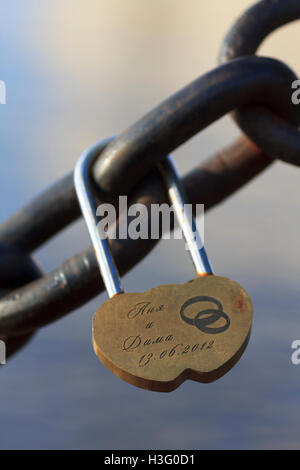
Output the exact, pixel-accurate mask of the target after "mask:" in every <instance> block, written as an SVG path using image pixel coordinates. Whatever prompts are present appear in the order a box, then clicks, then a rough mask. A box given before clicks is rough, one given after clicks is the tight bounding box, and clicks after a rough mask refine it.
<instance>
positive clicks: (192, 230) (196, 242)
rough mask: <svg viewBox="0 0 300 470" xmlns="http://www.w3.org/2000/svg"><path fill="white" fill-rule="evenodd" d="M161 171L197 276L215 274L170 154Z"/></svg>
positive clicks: (163, 162)
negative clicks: (189, 210)
mask: <svg viewBox="0 0 300 470" xmlns="http://www.w3.org/2000/svg"><path fill="white" fill-rule="evenodd" d="M158 167H159V170H160V173H161V175H162V178H163V181H164V183H165V186H166V190H167V192H168V197H169V201H170V203H171V205H172V206H173V209H174V212H175V215H176V218H177V220H178V223H179V227H180V228H181V230H182V233H183V235H184V238H185V241H186V244H187V248H188V251H189V253H190V256H191V258H192V262H193V265H194V267H195V271H196V274H197V276H204V275H206V274H213V270H212V267H211V264H210V262H209V260H208V257H207V254H206V251H205V248H204V245H203V243H202V241H201V238H200V234H199V233H198V230H197V226H196V222H195V218H194V217H193V214H192V212H190V213H189V212H188V206H187V205H186V204H187V197H186V194H185V191H184V188H183V185H182V183H181V179H180V177H179V175H178V173H177V169H176V166H175V164H174V162H173V160H172V158H171V157H170V156H169V155H168V156H167V157H166V158H165V159H164V160H163V161H162V162H161V163H159V164H158Z"/></svg>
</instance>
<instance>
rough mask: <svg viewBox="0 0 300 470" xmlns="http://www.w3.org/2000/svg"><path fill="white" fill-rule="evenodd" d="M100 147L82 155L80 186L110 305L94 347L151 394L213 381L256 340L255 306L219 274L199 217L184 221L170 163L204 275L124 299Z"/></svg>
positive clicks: (102, 312)
mask: <svg viewBox="0 0 300 470" xmlns="http://www.w3.org/2000/svg"><path fill="white" fill-rule="evenodd" d="M107 142H108V141H107V140H105V141H101V142H99V143H96V144H95V145H93V146H92V147H90V148H89V149H88V150H87V151H86V152H84V153H83V155H82V156H81V157H80V159H79V161H78V163H77V165H76V168H75V177H74V178H75V188H76V192H77V196H78V199H79V203H80V206H81V210H82V213H83V216H84V218H85V220H86V223H87V227H88V230H89V234H90V237H91V240H92V243H93V246H94V249H95V253H96V256H97V260H98V263H99V267H100V272H101V275H102V278H103V281H104V284H105V286H106V289H107V292H108V295H109V297H110V298H109V300H107V301H106V302H104V304H102V305H101V306H100V307H99V308H98V310H97V311H96V313H95V315H94V318H93V346H94V350H95V353H96V355H97V356H98V358H99V359H100V361H101V362H102V363H103V364H104V365H105V366H106V367H107V368H108V369H109V370H111V372H113V373H114V374H115V375H117V376H118V377H120V378H121V379H123V380H125V381H126V382H129V383H130V384H132V385H135V386H137V387H142V388H144V389H147V390H154V391H160V392H169V391H172V390H174V389H175V388H177V387H178V386H179V385H180V384H181V383H182V382H183V381H184V380H186V379H192V380H195V381H198V382H211V381H213V380H216V379H217V378H219V377H221V376H222V375H224V374H225V373H226V372H227V371H228V370H230V369H231V368H232V366H233V365H234V364H235V363H236V362H237V361H238V359H239V358H240V357H241V355H242V353H243V351H244V349H245V347H246V345H247V343H248V340H249V336H250V331H251V323H252V305H251V300H250V298H249V296H248V295H247V293H246V292H245V290H244V289H243V288H242V287H241V286H240V285H239V284H237V283H236V282H234V281H231V280H230V279H227V278H225V277H220V276H216V275H214V274H213V272H212V269H211V266H210V263H209V261H208V258H207V255H206V252H205V249H204V247H203V246H202V243H201V241H200V236H199V234H198V233H197V231H196V224H195V221H194V219H193V218H192V217H188V218H187V219H186V220H184V219H183V216H182V214H183V213H184V210H183V209H184V207H185V196H184V191H183V188H182V186H181V183H180V180H179V178H178V176H177V173H176V170H175V168H174V166H173V164H172V161H171V159H170V157H166V158H165V159H164V161H163V163H161V164H160V165H159V166H160V171H161V174H162V176H163V179H164V182H165V184H166V188H167V191H168V195H169V199H170V202H171V203H172V204H173V207H174V211H175V213H176V216H177V218H178V221H179V225H180V226H181V228H182V231H183V234H184V237H185V239H186V242H187V245H188V247H189V251H190V254H191V257H192V260H193V263H194V266H195V269H196V272H197V278H196V279H194V280H192V281H189V282H186V283H184V284H180V285H178V284H167V285H162V286H158V287H154V288H152V289H150V290H148V291H146V292H144V293H124V291H123V288H122V286H121V283H120V277H119V273H118V270H117V268H116V266H115V263H114V261H113V258H112V255H111V253H110V249H109V246H108V243H107V241H106V239H105V237H104V235H103V234H101V233H99V225H97V218H96V208H95V205H94V202H93V198H92V196H91V193H90V191H89V187H88V176H89V172H90V168H91V165H92V164H93V162H94V160H95V158H97V157H98V156H99V154H100V153H101V151H102V150H103V149H104V147H105V146H106V145H107Z"/></svg>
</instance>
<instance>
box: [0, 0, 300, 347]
mask: <svg viewBox="0 0 300 470" xmlns="http://www.w3.org/2000/svg"><path fill="white" fill-rule="evenodd" d="M298 18H300V2H299V0H263V1H260V2H258V3H257V4H255V5H254V6H253V7H251V8H250V9H249V10H248V11H247V12H246V13H244V14H243V15H242V16H241V18H240V19H238V20H237V22H236V23H235V24H234V25H233V27H232V28H231V30H230V31H229V33H228V35H227V36H226V38H225V40H224V42H223V44H222V48H221V52H220V56H219V60H220V63H221V65H219V66H218V67H217V68H215V69H214V70H212V71H210V72H208V73H206V74H204V75H203V76H201V77H200V78H198V79H197V80H195V81H194V82H192V83H191V84H190V85H188V86H186V87H185V88H183V89H182V90H180V91H179V92H177V93H176V94H175V95H173V96H171V97H170V98H168V99H167V100H166V101H164V102H163V103H162V104H160V105H159V106H158V107H157V108H155V109H154V110H152V111H151V112H150V113H148V114H147V115H146V116H144V117H143V118H142V119H141V120H139V121H138V122H137V123H136V124H134V125H133V126H132V127H130V128H129V129H128V130H127V131H125V132H124V133H123V134H121V135H120V136H119V137H117V138H115V139H108V140H107V146H106V148H105V149H104V151H103V152H102V154H101V155H99V158H98V160H97V162H96V164H95V166H94V169H93V177H94V186H95V188H94V189H95V198H96V200H97V203H98V204H99V203H101V202H103V201H108V200H109V201H110V202H114V201H115V200H116V197H117V196H118V195H119V194H127V195H128V196H129V198H130V200H131V202H133V201H134V202H142V203H143V204H145V205H146V206H147V207H148V208H150V206H151V204H160V203H162V202H166V201H167V198H166V195H165V191H164V188H163V185H162V182H161V179H160V177H159V176H158V174H157V170H156V168H155V167H156V165H157V163H158V162H159V161H160V160H162V159H163V158H164V157H165V156H166V155H167V154H168V153H170V152H172V150H174V149H175V148H177V147H178V146H179V145H181V144H183V143H184V142H186V141H187V140H188V139H189V138H190V137H192V136H193V135H194V134H195V133H197V132H199V131H200V130H203V129H205V128H206V127H207V126H208V125H209V124H211V123H213V122H214V121H216V120H217V119H219V118H220V117H221V116H223V115H225V114H227V113H229V112H233V118H234V119H235V120H236V122H237V124H238V125H239V127H240V128H241V130H242V131H243V135H242V136H241V137H240V138H239V139H238V140H237V141H236V142H235V143H234V144H232V145H231V146H229V147H228V148H226V149H224V150H223V151H221V152H219V153H217V154H216V155H214V156H213V157H211V158H210V159H208V160H207V161H206V162H204V163H201V164H200V165H199V166H198V167H197V168H195V169H194V170H193V171H192V172H190V173H189V174H187V175H186V176H184V177H183V184H184V187H185V190H186V193H187V195H188V198H189V201H190V202H191V203H192V204H196V203H199V202H201V203H203V204H205V208H206V210H208V209H210V208H211V207H213V206H214V205H216V204H218V203H219V202H221V201H223V200H224V199H225V198H226V197H228V196H229V195H231V194H232V193H233V192H235V191H236V190H238V189H239V188H240V187H242V186H243V185H244V184H246V183H247V182H248V181H250V180H251V179H252V178H254V177H255V176H256V175H257V174H259V173H260V172H261V171H263V170H264V169H265V168H266V167H267V166H268V165H269V164H270V163H271V162H272V161H273V160H274V158H279V159H281V160H284V161H286V162H289V163H292V164H295V165H298V166H299V165H300V152H299V151H300V133H299V129H298V126H299V124H300V110H299V108H298V107H297V106H295V105H293V104H292V102H291V83H292V82H293V81H294V80H295V79H296V78H297V77H296V75H295V74H294V73H293V72H292V71H291V70H290V69H289V68H288V67H287V66H286V65H284V64H283V63H281V62H279V61H277V60H274V59H270V58H262V57H256V56H254V55H253V54H254V53H255V51H256V50H257V48H258V46H259V45H260V43H261V42H262V41H263V39H264V38H265V37H266V36H267V35H268V34H269V33H270V32H271V31H273V30H275V29H276V28H278V27H279V26H281V25H283V24H286V23H288V22H290V21H293V20H295V19H298ZM124 175H126V179H125V178H124ZM80 215H81V214H80V210H79V206H78V203H77V199H76V195H75V190H74V185H73V174H72V173H71V174H69V175H67V176H66V177H65V178H63V179H62V180H61V181H59V182H57V183H55V184H54V185H52V186H51V187H50V188H49V189H47V190H46V191H44V192H43V193H42V194H41V195H39V196H38V197H37V198H35V199H34V200H33V201H32V202H31V203H29V204H28V205H27V206H25V207H24V208H22V209H21V210H20V211H18V212H17V213H16V214H14V215H13V216H11V217H10V218H9V219H8V220H6V221H4V222H3V223H2V224H1V227H0V263H1V270H0V276H1V277H0V287H1V288H2V289H4V292H2V294H3V295H4V296H3V297H1V299H0V339H4V340H5V341H6V343H7V345H8V349H9V353H10V354H13V353H14V352H15V351H17V350H18V349H19V348H20V347H21V346H22V345H23V344H25V343H26V342H27V341H28V340H29V339H30V338H31V337H32V335H33V334H34V332H35V330H36V329H37V328H39V327H42V326H44V325H46V324H48V323H51V322H53V321H55V320H57V319H59V318H61V317H63V316H64V315H66V314H67V313H69V312H71V311H72V310H74V309H76V308H78V307H80V306H81V305H83V304H84V303H85V302H87V301H89V300H90V299H91V298H93V297H94V296H96V295H97V294H99V293H100V292H101V291H102V290H103V284H102V283H101V281H100V282H99V271H98V266H97V263H96V259H95V256H94V251H93V249H92V248H91V247H90V248H88V249H86V250H85V251H83V252H81V253H79V254H77V255H75V256H73V257H72V258H70V259H68V260H66V261H65V262H64V263H63V264H62V265H61V266H60V267H58V268H57V269H55V270H54V271H52V272H50V273H48V274H46V275H43V273H42V271H41V269H40V268H39V267H38V266H37V265H36V263H35V261H34V260H33V259H32V258H31V256H30V255H29V253H30V252H32V251H34V250H36V249H37V248H38V247H39V246H41V245H42V244H43V243H44V242H46V241H47V240H48V239H49V238H51V237H52V236H53V235H55V234H56V233H57V232H59V231H60V230H62V229H63V228H64V227H66V226H67V225H68V224H70V223H71V222H73V221H74V220H76V219H77V218H78V217H80ZM129 221H130V218H129ZM156 242H157V240H151V239H147V240H145V239H138V240H131V239H126V240H111V249H112V253H113V255H114V257H115V259H116V262H117V264H118V267H119V268H120V272H121V274H124V273H125V272H127V271H129V270H130V269H131V268H132V267H134V266H135V265H136V264H137V263H138V262H139V261H140V260H141V259H143V258H144V257H145V256H146V255H147V254H148V253H149V252H150V251H151V249H152V248H153V247H154V245H155V244H156ZM11 289H14V290H12V291H11Z"/></svg>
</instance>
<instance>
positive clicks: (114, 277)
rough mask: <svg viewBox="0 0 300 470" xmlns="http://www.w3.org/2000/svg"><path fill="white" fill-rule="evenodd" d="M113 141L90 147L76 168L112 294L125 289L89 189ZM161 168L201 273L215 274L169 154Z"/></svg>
mask: <svg viewBox="0 0 300 470" xmlns="http://www.w3.org/2000/svg"><path fill="white" fill-rule="evenodd" d="M111 140H112V139H104V140H101V141H98V142H96V143H94V144H93V145H91V146H90V147H88V149H86V150H85V151H84V152H83V153H82V155H81V156H80V158H79V160H78V162H77V163H76V166H75V170H74V183H75V190H76V194H77V197H78V201H79V205H80V208H81V211H82V214H83V217H84V219H85V222H86V224H87V228H88V232H89V235H90V238H91V241H92V245H93V247H94V250H95V254H96V258H97V261H98V264H99V269H100V273H101V276H102V278H103V282H104V284H105V287H106V290H107V293H108V295H109V297H113V296H114V295H116V294H119V293H122V292H124V289H123V288H122V284H121V280H120V275H119V271H118V268H117V266H116V265H115V262H114V259H113V257H112V254H111V250H110V248H109V245H108V242H107V240H106V238H105V234H104V233H103V232H101V228H100V227H99V224H98V222H97V216H96V207H95V203H94V201H93V197H92V194H91V191H90V189H89V178H90V175H91V169H92V166H93V164H94V162H95V160H96V159H97V158H98V157H99V155H100V154H101V152H102V151H103V150H104V148H105V147H106V146H107V144H108V143H109V142H110V141H111ZM100 158H101V157H100ZM158 168H159V170H160V173H161V175H162V178H163V181H164V184H165V186H166V189H167V193H168V197H169V201H170V203H171V204H173V208H174V213H175V215H176V218H177V220H178V223H179V227H180V228H181V230H182V233H183V235H184V238H185V241H186V243H187V246H188V249H189V252H190V255H191V258H192V261H193V264H194V267H195V270H196V273H197V276H202V275H206V274H213V271H212V268H211V265H210V262H209V260H208V257H207V254H206V251H205V248H204V246H203V244H202V242H201V238H200V235H199V233H198V231H197V228H196V223H195V219H194V217H193V215H192V214H190V217H185V212H184V208H185V204H186V197H185V194H184V189H183V186H182V184H181V182H180V178H179V176H178V174H177V171H176V168H175V165H174V163H173V161H172V159H171V157H170V156H167V157H166V158H165V159H164V160H163V162H161V163H159V164H158Z"/></svg>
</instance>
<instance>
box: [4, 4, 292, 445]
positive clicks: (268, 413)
mask: <svg viewBox="0 0 300 470" xmlns="http://www.w3.org/2000/svg"><path fill="white" fill-rule="evenodd" d="M251 3H252V2H251V1H249V0H227V1H226V2H220V1H218V0H210V1H209V2H207V1H205V0H187V1H183V0H154V1H150V0H126V1H124V0H85V1H84V2H83V1H81V0H44V1H43V2H40V1H39V0H27V1H26V2H24V1H22V0H13V1H11V2H1V6H0V13H1V14H0V40H1V49H0V64H1V67H0V79H1V80H4V81H5V82H6V85H7V104H6V105H5V106H4V105H3V106H2V105H1V106H0V118H1V123H2V125H1V128H0V151H1V155H2V158H1V161H0V166H1V167H0V168H1V171H0V183H1V197H2V203H1V204H0V216H1V219H2V220H3V219H5V218H6V217H8V216H9V215H10V214H11V213H12V212H14V211H15V210H17V209H18V208H19V207H20V206H22V205H23V204H24V203H26V202H28V201H29V200H30V199H31V198H32V197H33V196H35V195H37V194H38V193H39V192H40V191H42V190H43V189H44V188H45V187H46V186H47V185H49V184H51V183H52V182H53V181H55V180H57V179H58V178H59V177H61V176H63V175H64V174H65V173H67V172H68V171H70V170H71V169H72V168H73V167H74V165H75V162H76V160H77V158H78V156H79V155H80V153H81V151H82V150H83V149H84V148H85V147H86V146H88V145H90V143H92V142H94V141H95V140H98V139H100V138H102V137H107V136H110V135H115V134H118V133H119V132H121V131H122V130H124V129H125V128H127V127H128V126H129V125H130V124H131V123H132V122H134V121H135V120H136V119H137V118H139V117H140V116H142V115H143V114H144V113H145V112H147V111H148V110H150V109H151V108H152V107H154V106H155V105H156V104H158V103H159V102H160V101H161V100H163V99H164V98H166V97H167V96H169V95H170V94H172V93H173V92H175V91H176V90H177V89H179V88H181V87H182V86H184V85H185V84H187V83H189V82H190V81H192V80H193V79H194V78H196V77H197V76H199V75H201V74H203V73H204V72H206V71H207V70H209V69H211V68H212V67H214V66H215V65H216V58H217V54H218V50H219V46H220V44H221V40H222V38H223V36H224V34H225V33H226V32H227V30H228V28H229V26H230V25H231V24H232V22H233V20H234V19H235V18H236V17H237V16H238V15H239V14H240V13H241V12H242V11H243V9H245V8H246V7H248V6H250V5H251ZM299 32H300V24H299V22H298V23H297V22H296V23H294V24H292V25H289V26H287V27H284V28H282V29H281V30H280V31H278V32H276V33H274V34H273V35H271V36H270V38H268V39H267V40H266V41H265V43H264V44H263V46H262V47H261V49H260V51H259V53H260V54H262V55H266V56H272V57H277V58H279V59H282V60H284V61H285V62H287V63H288V64H289V65H290V66H291V67H292V68H293V69H294V70H295V71H296V72H297V71H298V72H300V56H299V54H298V38H299ZM238 135H239V130H238V129H237V128H236V127H235V125H234V124H233V123H232V122H231V120H230V119H229V117H225V118H223V119H221V120H220V121H219V122H217V123H216V124H214V125H212V126H210V127H209V128H208V129H207V130H205V131H204V132H202V133H201V134H199V135H197V136H196V137H194V138H193V139H192V140H191V141H189V142H188V143H187V144H185V145H184V146H182V147H181V148H179V149H178V150H177V151H176V152H174V154H173V157H174V159H175V162H176V164H177V166H178V169H179V171H180V173H182V174H183V173H185V172H186V171H188V170H189V169H190V168H192V167H193V166H194V165H195V164H197V162H199V161H201V160H202V159H204V158H206V157H208V156H209V155H210V154H212V153H213V152H215V151H217V150H219V149H221V148H222V147H223V146H224V145H226V144H228V143H230V142H231V141H232V140H233V138H234V137H235V136H238ZM200 202H202V201H199V203H200ZM299 209H300V207H299V170H298V169H297V168H295V167H292V166H289V165H287V164H284V163H281V162H278V163H276V164H274V165H273V166H272V167H270V168H269V169H268V170H267V171H265V172H264V173H263V174H262V175H260V176H259V177H258V178H256V179H255V180H254V181H252V182H251V183H250V184H248V185H247V186H246V187H245V188H243V189H242V190H241V191H239V192H238V193H237V194H235V195H234V197H232V198H229V199H228V200H227V201H226V202H225V203H223V204H222V205H220V206H218V207H216V208H215V209H213V210H212V211H211V212H209V214H207V216H206V218H205V242H206V247H207V251H208V254H209V256H210V259H211V262H212V265H213V267H214V269H215V271H216V273H218V274H220V275H224V276H228V277H230V278H232V279H235V280H236V281H238V282H239V283H241V284H242V285H243V286H244V288H245V289H246V290H247V291H248V293H249V294H250V296H251V298H252V300H253V305H254V326H253V330H252V337H251V340H250V343H249V346H248V348H247V350H246V352H245V354H244V356H243V357H242V359H241V360H240V362H239V363H238V365H237V366H236V367H235V368H234V369H233V370H232V371H231V372H230V373H228V374H227V375H226V376H225V377H223V378H222V379H220V380H219V381H217V382H215V383H212V384H209V385H202V384H198V383H195V382H186V383H185V384H184V385H182V386H181V387H180V388H179V389H177V390H176V391H175V392H173V393H171V394H157V393H150V392H146V391H144V390H140V389H136V388H134V387H132V386H130V385H128V384H126V383H124V382H122V381H121V380H119V379H118V378H116V377H115V376H114V375H112V374H111V373H110V372H109V371H107V370H106V369H105V368H104V366H102V364H100V363H99V362H98V359H97V358H96V356H95V355H94V353H93V351H92V347H91V319H92V315H93V313H94V312H95V310H96V308H97V307H98V306H99V305H100V303H102V302H103V301H104V300H105V299H106V295H105V294H103V295H101V296H99V297H98V298H97V299H95V300H93V301H91V302H90V303H89V304H87V305H86V306H84V307H83V308H81V309H79V310H78V311H76V312H73V313H72V314H70V315H68V316H67V317H66V318H64V319H62V320H60V321H58V322H56V323H54V324H52V325H51V326H48V327H46V328H44V329H42V330H40V331H39V333H38V334H37V335H36V337H35V338H34V340H33V341H32V342H31V343H29V344H28V345H27V346H26V347H25V348H24V349H23V350H22V351H21V352H20V353H19V354H18V355H16V356H15V357H13V358H12V359H11V361H9V362H8V364H7V365H5V366H4V367H1V377H0V383H1V385H0V424H1V425H0V448H1V449H30V448H31V449H32V448H34V449H135V448H136V449H139V448H144V449H168V448H169V449H215V448H221V449H229V448H236V449H239V448H241V449H251V448H263V449H265V448H276V449H277V448H297V447H298V446H299V441H300V431H299V419H300V406H299V393H300V366H298V367H297V366H294V365H292V363H291V359H290V357H291V352H292V350H291V342H292V341H293V340H294V339H299V338H300V302H299V301H300V295H299V272H300V267H299V262H300V256H299V226H300V224H299V220H298V214H299ZM88 244H89V238H88V235H87V232H86V229H85V227H84V224H83V222H82V221H79V222H77V223H75V224H73V225H72V227H70V228H68V229H67V230H65V231H64V232H63V233H61V234H59V235H58V236H57V237H55V238H54V239H52V240H51V241H50V242H49V243H47V244H46V245H45V246H43V247H42V248H41V249H40V250H39V251H38V252H36V257H37V259H38V260H39V261H40V262H41V263H42V265H43V267H44V268H45V270H46V271H50V270H51V269H53V268H55V267H56V266H57V265H59V264H60V263H61V262H62V261H63V260H64V259H66V258H68V257H69V256H71V255H72V254H75V253H77V252H79V251H81V250H82V249H84V248H85V247H86V246H87V245H88ZM174 250H176V256H174ZM192 273H193V271H192V267H191V265H190V261H189V259H188V257H187V256H186V252H185V250H184V245H183V242H180V241H163V242H161V243H160V244H159V245H158V246H157V247H156V249H155V250H154V251H153V252H152V253H151V254H150V255H149V256H148V257H147V258H146V259H145V260H144V261H143V262H141V263H140V264H139V265H138V266H137V267H136V268H135V269H133V270H132V271H131V272H130V273H129V274H128V275H127V276H125V278H124V284H125V287H126V289H127V290H132V291H133V290H135V291H143V290H146V289H147V288H150V287H151V286H154V285H158V284H163V283H169V282H184V281H185V280H188V279H190V278H191V276H192Z"/></svg>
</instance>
